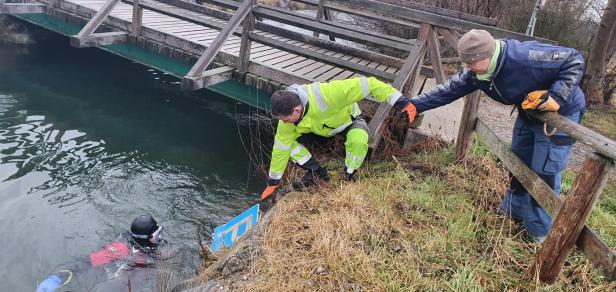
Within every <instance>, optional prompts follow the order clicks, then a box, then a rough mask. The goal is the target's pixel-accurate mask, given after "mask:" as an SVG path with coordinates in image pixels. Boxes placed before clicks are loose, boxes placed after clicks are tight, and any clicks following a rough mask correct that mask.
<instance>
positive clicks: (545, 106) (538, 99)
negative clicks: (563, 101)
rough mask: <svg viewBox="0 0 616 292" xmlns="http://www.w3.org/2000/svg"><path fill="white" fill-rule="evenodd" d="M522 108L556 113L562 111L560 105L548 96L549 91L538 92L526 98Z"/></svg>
mask: <svg viewBox="0 0 616 292" xmlns="http://www.w3.org/2000/svg"><path fill="white" fill-rule="evenodd" d="M522 108H523V109H538V110H540V111H544V112H545V111H548V112H556V111H558V110H559V109H560V104H558V102H556V100H554V98H552V97H551V96H550V95H549V94H548V91H547V90H537V91H533V92H531V93H529V94H528V95H527V96H526V99H524V101H523V102H522Z"/></svg>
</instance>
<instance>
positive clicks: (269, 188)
mask: <svg viewBox="0 0 616 292" xmlns="http://www.w3.org/2000/svg"><path fill="white" fill-rule="evenodd" d="M276 189H278V185H269V186H267V188H265V190H264V191H263V193H261V201H265V200H266V199H268V198H269V196H271V195H272V194H273V193H274V192H276Z"/></svg>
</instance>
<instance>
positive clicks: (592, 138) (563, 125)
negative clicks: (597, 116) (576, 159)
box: [527, 111, 616, 160]
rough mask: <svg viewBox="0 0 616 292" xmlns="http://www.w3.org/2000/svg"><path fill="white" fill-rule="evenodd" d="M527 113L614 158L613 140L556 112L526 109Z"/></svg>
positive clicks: (615, 145)
mask: <svg viewBox="0 0 616 292" xmlns="http://www.w3.org/2000/svg"><path fill="white" fill-rule="evenodd" d="M527 113H529V114H530V115H532V116H533V117H535V118H537V119H539V120H540V121H543V122H546V123H547V124H548V125H549V126H551V127H554V128H557V129H559V130H561V131H563V132H565V133H567V134H569V136H571V137H573V138H575V139H576V140H577V141H578V142H580V143H582V144H585V145H588V146H590V147H591V148H593V149H594V150H595V151H597V152H599V153H601V154H603V155H605V156H607V157H609V158H611V159H613V160H616V142H614V141H613V140H611V139H609V138H607V137H605V136H603V135H601V134H599V133H597V132H595V131H593V130H591V129H588V128H586V127H584V126H582V125H580V124H578V123H576V122H573V121H571V120H569V119H567V118H565V117H563V116H561V115H559V114H557V113H548V112H539V111H527Z"/></svg>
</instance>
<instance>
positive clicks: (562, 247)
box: [531, 155, 614, 284]
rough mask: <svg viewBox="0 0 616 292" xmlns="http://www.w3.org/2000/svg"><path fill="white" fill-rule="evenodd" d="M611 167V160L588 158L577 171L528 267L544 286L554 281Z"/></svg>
mask: <svg viewBox="0 0 616 292" xmlns="http://www.w3.org/2000/svg"><path fill="white" fill-rule="evenodd" d="M613 167H614V163H613V162H612V160H610V159H607V158H604V157H600V156H597V155H591V156H590V157H588V158H587V159H586V161H585V162H584V165H583V166H582V169H580V170H579V171H578V173H577V176H576V177H575V181H574V182H573V188H572V189H571V195H570V196H569V197H567V199H566V200H565V202H564V205H563V207H562V208H561V209H560V212H558V215H557V216H556V220H554V225H553V227H552V229H551V230H550V233H549V234H548V237H547V239H546V241H545V242H544V243H543V245H542V246H541V249H540V250H539V254H538V255H537V257H536V258H535V262H534V264H533V265H532V267H531V271H532V273H533V274H536V273H537V272H539V279H540V280H541V281H543V282H545V283H548V284H553V283H554V282H555V281H556V278H557V277H558V274H559V273H560V270H561V269H562V267H563V265H564V264H565V260H566V259H567V256H568V255H569V253H570V252H571V250H572V249H573V246H574V245H575V242H576V241H577V239H578V237H579V235H580V232H581V231H582V228H583V227H584V225H585V224H586V219H587V218H588V216H589V215H590V211H591V210H592V207H593V206H594V204H595V201H596V200H597V199H598V198H599V195H600V194H601V191H602V190H603V187H604V186H605V184H606V183H607V179H608V177H609V172H610V170H611V169H612V168H613Z"/></svg>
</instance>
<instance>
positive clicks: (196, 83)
mask: <svg viewBox="0 0 616 292" xmlns="http://www.w3.org/2000/svg"><path fill="white" fill-rule="evenodd" d="M254 5H255V2H254V1H244V3H242V5H240V7H239V8H238V9H237V11H236V12H235V14H233V16H232V17H231V19H229V21H228V22H227V24H226V25H225V26H224V27H223V28H222V30H221V31H220V32H219V33H218V35H217V36H216V38H215V39H214V41H212V43H211V44H210V46H209V47H208V48H207V49H206V50H205V53H203V55H202V56H201V57H200V58H199V60H197V63H195V65H194V66H193V67H192V69H190V71H189V72H188V74H186V76H184V78H182V88H183V89H188V90H198V89H201V88H203V85H204V84H205V80H204V79H205V78H207V77H206V76H204V75H203V73H204V71H205V70H206V69H207V67H208V66H209V65H210V64H211V63H212V61H214V58H215V57H216V55H217V54H218V51H219V50H220V48H221V47H222V45H223V44H224V43H225V41H226V40H227V39H228V38H229V36H230V35H231V34H232V33H233V32H235V29H236V28H237V27H238V26H239V25H240V23H241V22H242V21H243V20H244V19H245V18H246V16H247V15H248V13H250V12H251V10H252V9H253V7H254Z"/></svg>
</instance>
